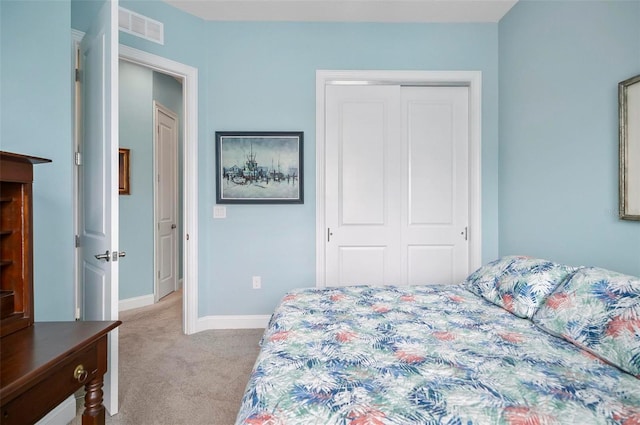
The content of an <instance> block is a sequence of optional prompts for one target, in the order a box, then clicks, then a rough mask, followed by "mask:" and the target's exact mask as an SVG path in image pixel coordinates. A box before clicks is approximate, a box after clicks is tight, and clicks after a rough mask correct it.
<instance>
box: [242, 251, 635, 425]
mask: <svg viewBox="0 0 640 425" xmlns="http://www.w3.org/2000/svg"><path fill="white" fill-rule="evenodd" d="M621 288H622V289H621ZM594 300H595V301H594ZM594 318H596V319H597V321H595V322H594ZM616 320H617V321H616ZM612 323H613V325H612ZM612 340H615V341H613V342H612ZM638 377H640V280H638V279H637V278H635V277H631V276H625V275H621V274H618V273H615V272H610V271H606V270H603V269H596V268H573V267H569V266H563V265H558V264H555V263H551V262H548V261H546V260H538V259H529V258H526V257H504V258H501V259H498V260H496V261H495V262H492V263H489V264H488V265H486V266H484V267H482V268H481V269H480V270H478V271H477V272H475V273H474V274H472V275H471V276H470V277H469V278H468V279H467V280H466V281H465V282H464V283H463V284H461V285H453V286H410V287H397V286H395V287H394V286H383V287H371V286H353V287H339V288H324V289H316V288H308V289H297V290H293V291H291V292H290V293H288V294H287V295H286V296H284V298H283V299H282V300H281V302H280V304H279V305H278V307H277V308H276V310H275V312H274V313H273V315H272V317H271V320H270V323H269V326H268V327H267V329H266V330H265V333H264V336H263V338H262V341H261V351H260V354H259V356H258V358H257V360H256V363H255V366H254V369H253V372H252V374H251V377H250V381H249V383H248V385H247V389H246V392H245V395H244V397H243V400H242V406H241V409H240V411H239V413H238V416H237V420H236V424H238V425H240V424H265V425H266V424H269V425H271V424H274V425H275V424H305V425H311V424H323V425H329V424H350V425H374V424H376V425H377V424H460V425H462V424H531V425H534V424H553V423H559V424H574V423H575V424H625V425H631V424H640V380H639V378H638Z"/></svg>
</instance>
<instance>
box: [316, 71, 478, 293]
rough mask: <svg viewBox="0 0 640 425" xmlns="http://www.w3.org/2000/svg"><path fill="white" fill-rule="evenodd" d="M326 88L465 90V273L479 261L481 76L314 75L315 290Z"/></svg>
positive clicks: (320, 255)
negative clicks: (388, 86) (389, 86)
mask: <svg viewBox="0 0 640 425" xmlns="http://www.w3.org/2000/svg"><path fill="white" fill-rule="evenodd" d="M330 84H352V85H356V84H357V85H374V84H394V85H412V86H416V85H417V86H467V87H469V229H468V235H469V272H471V271H473V270H475V269H477V268H478V267H480V265H481V261H482V260H481V259H482V217H481V214H482V170H481V165H482V149H481V146H482V72H481V71H351V70H347V71H341V70H318V71H316V286H317V287H324V286H325V285H326V281H325V279H326V277H325V266H326V264H325V243H326V232H327V226H326V219H325V190H326V185H325V178H324V172H325V87H326V86H327V85H330Z"/></svg>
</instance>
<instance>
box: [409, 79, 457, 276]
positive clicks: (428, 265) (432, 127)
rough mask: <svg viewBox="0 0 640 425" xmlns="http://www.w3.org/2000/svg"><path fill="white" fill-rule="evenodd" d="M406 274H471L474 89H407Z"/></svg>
mask: <svg viewBox="0 0 640 425" xmlns="http://www.w3.org/2000/svg"><path fill="white" fill-rule="evenodd" d="M402 131H403V135H402V146H403V158H404V161H403V166H402V192H403V196H402V206H403V211H402V224H401V228H402V230H401V233H402V236H403V237H402V246H403V275H404V276H406V279H407V283H408V284H410V285H418V284H430V283H456V282H460V281H462V280H463V279H464V278H465V277H466V276H467V274H468V268H469V243H468V240H467V235H466V233H467V232H466V227H467V226H468V222H469V158H468V150H469V149H468V146H469V90H468V88H467V87H403V88H402Z"/></svg>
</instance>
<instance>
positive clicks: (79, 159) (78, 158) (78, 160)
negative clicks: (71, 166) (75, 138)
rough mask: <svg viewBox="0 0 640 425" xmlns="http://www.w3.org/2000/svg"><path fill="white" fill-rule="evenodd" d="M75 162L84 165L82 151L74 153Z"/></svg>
mask: <svg viewBox="0 0 640 425" xmlns="http://www.w3.org/2000/svg"><path fill="white" fill-rule="evenodd" d="M74 162H75V163H76V165H82V154H81V153H80V152H76V153H75V154H74Z"/></svg>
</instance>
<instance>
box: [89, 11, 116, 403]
mask: <svg viewBox="0 0 640 425" xmlns="http://www.w3.org/2000/svg"><path fill="white" fill-rule="evenodd" d="M117 16H118V0H103V1H102V4H101V7H100V12H99V13H98V14H97V16H96V18H95V19H94V21H93V23H92V25H91V27H90V29H89V31H88V32H87V33H86V35H85V36H84V38H83V40H82V43H81V45H80V52H81V62H82V93H83V99H82V105H83V106H82V108H83V111H82V116H83V137H82V142H81V148H80V152H81V157H82V161H81V162H82V166H81V167H80V186H81V191H82V196H81V205H80V213H81V220H80V221H81V225H80V253H79V256H80V262H81V265H80V282H81V283H80V284H81V285H82V294H83V296H82V298H83V300H82V301H83V302H82V304H83V305H82V311H83V317H82V319H83V320H116V319H117V318H118V259H119V255H120V253H119V252H118V28H117ZM104 406H105V407H106V409H107V411H108V412H109V413H110V414H111V415H114V414H116V413H117V412H118V329H115V330H113V331H112V332H111V333H110V334H109V362H108V371H107V374H106V375H105V380H104Z"/></svg>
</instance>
